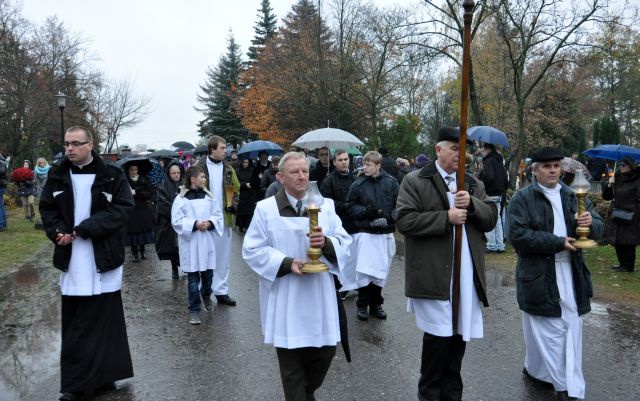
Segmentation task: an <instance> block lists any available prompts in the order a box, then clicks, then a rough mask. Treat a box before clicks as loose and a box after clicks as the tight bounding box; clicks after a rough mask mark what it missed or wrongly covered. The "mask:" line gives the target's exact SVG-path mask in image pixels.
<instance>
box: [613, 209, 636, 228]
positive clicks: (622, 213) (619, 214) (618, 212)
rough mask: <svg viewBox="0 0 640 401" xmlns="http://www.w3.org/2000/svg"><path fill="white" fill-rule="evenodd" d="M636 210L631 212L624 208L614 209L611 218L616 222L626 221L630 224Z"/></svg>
mask: <svg viewBox="0 0 640 401" xmlns="http://www.w3.org/2000/svg"><path fill="white" fill-rule="evenodd" d="M634 214H635V213H634V212H629V211H628V210H623V209H615V208H614V209H613V210H612V211H611V218H612V219H613V221H615V222H616V223H624V224H629V223H631V221H632V220H633V215H634Z"/></svg>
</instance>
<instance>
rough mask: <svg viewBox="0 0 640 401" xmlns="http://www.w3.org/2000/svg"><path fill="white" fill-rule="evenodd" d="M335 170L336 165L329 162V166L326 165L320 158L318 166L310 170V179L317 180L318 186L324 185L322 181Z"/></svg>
mask: <svg viewBox="0 0 640 401" xmlns="http://www.w3.org/2000/svg"><path fill="white" fill-rule="evenodd" d="M333 170H335V166H334V165H333V164H331V162H329V167H324V166H323V165H322V163H320V160H318V162H317V163H316V166H315V167H314V168H313V169H312V170H311V171H310V172H309V181H317V182H318V188H320V187H321V186H322V181H324V179H325V178H327V176H328V174H329V173H331V172H332V171H333Z"/></svg>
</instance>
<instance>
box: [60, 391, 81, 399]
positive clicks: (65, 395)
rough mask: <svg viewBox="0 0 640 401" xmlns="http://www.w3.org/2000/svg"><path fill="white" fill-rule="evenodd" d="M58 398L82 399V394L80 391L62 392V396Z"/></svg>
mask: <svg viewBox="0 0 640 401" xmlns="http://www.w3.org/2000/svg"><path fill="white" fill-rule="evenodd" d="M58 400H60V401H80V394H79V393H62V395H61V396H60V398H58Z"/></svg>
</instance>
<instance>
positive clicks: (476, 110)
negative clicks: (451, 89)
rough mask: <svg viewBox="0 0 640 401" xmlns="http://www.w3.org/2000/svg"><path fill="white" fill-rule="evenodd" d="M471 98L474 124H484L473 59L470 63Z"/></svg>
mask: <svg viewBox="0 0 640 401" xmlns="http://www.w3.org/2000/svg"><path fill="white" fill-rule="evenodd" d="M469 100H470V101H471V102H470V103H471V115H472V118H471V121H472V122H473V125H484V119H483V118H482V109H481V108H480V101H479V100H478V93H477V91H476V81H475V79H474V77H473V61H472V62H471V64H470V65H469Z"/></svg>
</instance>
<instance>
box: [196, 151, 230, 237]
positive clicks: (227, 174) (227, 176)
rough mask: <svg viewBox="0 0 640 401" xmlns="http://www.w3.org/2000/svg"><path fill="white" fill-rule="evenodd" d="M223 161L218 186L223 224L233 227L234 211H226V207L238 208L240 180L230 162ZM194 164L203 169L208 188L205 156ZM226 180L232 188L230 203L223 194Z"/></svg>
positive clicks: (207, 170)
mask: <svg viewBox="0 0 640 401" xmlns="http://www.w3.org/2000/svg"><path fill="white" fill-rule="evenodd" d="M223 163H224V168H223V170H222V174H223V177H224V178H223V180H222V188H220V190H221V191H222V203H223V205H221V208H222V215H223V216H224V224H226V225H227V226H231V227H233V226H235V221H236V215H235V213H229V212H227V208H228V207H229V206H233V208H234V209H236V210H237V209H238V200H239V199H240V181H239V180H238V176H237V175H236V170H235V169H234V168H233V167H232V166H231V164H230V163H228V162H227V161H223ZM195 165H196V166H199V167H201V168H202V169H203V170H204V174H205V175H206V176H207V185H206V188H207V189H209V169H208V168H207V156H203V157H202V158H200V160H198V162H197V163H196V164H195ZM226 182H229V183H231V185H233V188H234V192H233V200H232V201H231V204H230V205H227V197H226V196H225V195H224V184H225V183H226Z"/></svg>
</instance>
